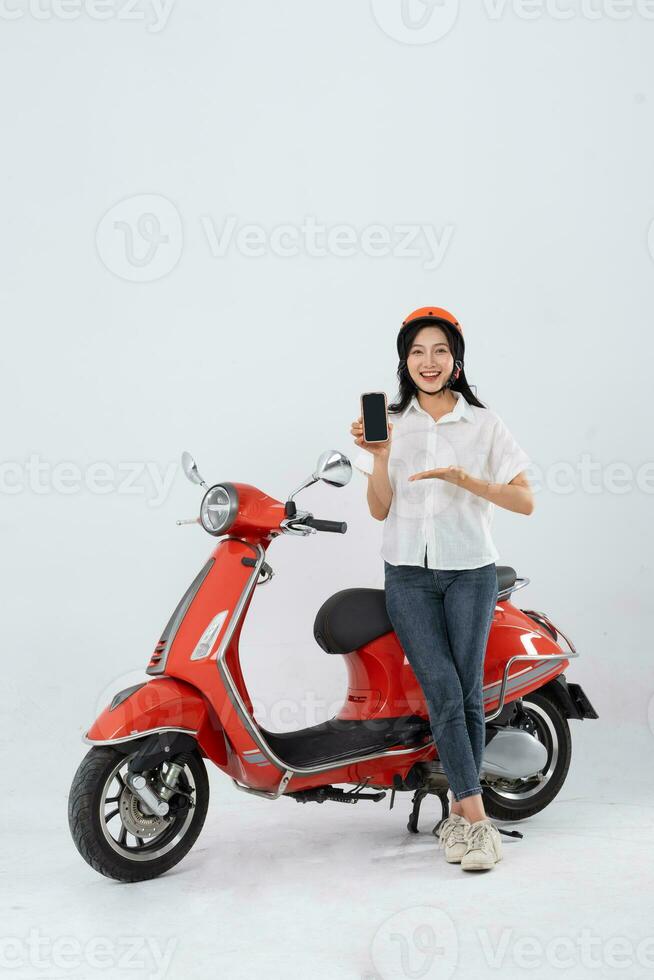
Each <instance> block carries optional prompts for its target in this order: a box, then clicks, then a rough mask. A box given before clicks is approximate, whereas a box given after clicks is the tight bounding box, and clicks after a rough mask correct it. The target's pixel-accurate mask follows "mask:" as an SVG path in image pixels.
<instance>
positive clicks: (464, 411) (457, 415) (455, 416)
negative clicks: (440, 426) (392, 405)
mask: <svg viewBox="0 0 654 980" xmlns="http://www.w3.org/2000/svg"><path fill="white" fill-rule="evenodd" d="M452 394H453V395H454V397H455V398H456V400H457V401H456V405H455V406H454V408H453V409H452V411H451V412H450V414H449V415H444V416H443V417H442V418H441V419H439V420H438V421H439V422H457V421H458V420H459V419H467V421H468V422H473V421H474V413H473V411H472V406H471V405H469V404H468V402H467V401H466V400H465V398H464V397H463V395H462V394H461V392H460V391H453V392H452ZM411 409H414V410H417V411H418V412H424V411H425V410H424V408H421V407H420V403H419V401H418V396H417V395H413V397H412V398H411V401H410V402H409V404H408V405H407V406H406V408H405V409H404V411H403V412H402V418H405V417H406V416H407V415H408V414H409V412H410V411H411ZM425 414H426V415H428V414H429V413H428V412H425Z"/></svg>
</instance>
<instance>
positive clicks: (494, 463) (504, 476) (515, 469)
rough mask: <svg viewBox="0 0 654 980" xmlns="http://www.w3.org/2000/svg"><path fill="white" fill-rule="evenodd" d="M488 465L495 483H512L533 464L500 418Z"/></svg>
mask: <svg viewBox="0 0 654 980" xmlns="http://www.w3.org/2000/svg"><path fill="white" fill-rule="evenodd" d="M488 463H489V467H490V472H491V480H492V482H493V483H510V482H511V480H512V479H513V478H514V477H515V476H517V475H518V473H522V471H523V470H525V469H526V468H527V467H528V466H529V464H530V463H531V459H530V458H529V456H528V455H527V453H526V452H525V451H524V449H522V448H521V447H520V446H519V445H518V443H517V442H516V440H515V439H514V437H513V436H512V435H511V433H510V432H509V430H508V429H507V427H506V425H505V424H504V422H503V421H502V419H501V418H499V416H498V418H497V421H496V423H495V426H494V428H493V435H492V442H491V448H490V453H489V458H488Z"/></svg>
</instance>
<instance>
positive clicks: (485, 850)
mask: <svg viewBox="0 0 654 980" xmlns="http://www.w3.org/2000/svg"><path fill="white" fill-rule="evenodd" d="M467 844H468V849H467V850H466V852H465V854H464V855H463V857H462V858H461V867H462V869H463V870H464V871H483V870H486V869H487V868H492V867H493V865H494V864H496V863H497V862H498V861H501V860H502V838H501V837H500V832H499V830H498V829H497V827H496V826H495V824H494V823H493V822H492V821H491V820H490V818H489V817H485V818H484V819H483V820H476V821H475V822H474V823H471V824H470V830H469V832H468V838H467Z"/></svg>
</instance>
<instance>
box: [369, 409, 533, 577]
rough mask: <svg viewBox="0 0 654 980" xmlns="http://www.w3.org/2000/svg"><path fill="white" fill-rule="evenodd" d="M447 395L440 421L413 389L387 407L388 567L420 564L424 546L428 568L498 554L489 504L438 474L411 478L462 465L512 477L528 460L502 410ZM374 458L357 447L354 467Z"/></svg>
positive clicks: (504, 479)
mask: <svg viewBox="0 0 654 980" xmlns="http://www.w3.org/2000/svg"><path fill="white" fill-rule="evenodd" d="M452 394H453V395H454V396H455V398H456V399H457V403H456V406H455V407H454V409H453V410H452V411H451V412H449V413H448V414H447V415H443V416H442V417H441V418H440V419H438V421H437V422H436V421H434V419H433V418H432V417H431V415H430V414H429V413H428V412H426V411H425V410H424V409H423V408H421V407H420V404H419V402H418V398H417V396H416V395H414V396H413V398H412V400H411V401H410V402H409V404H408V405H407V406H406V408H405V409H404V411H403V412H401V413H399V414H395V413H393V412H389V420H390V421H391V422H392V423H393V433H392V438H391V450H390V454H389V458H388V476H389V480H390V484H391V487H392V488H393V499H392V501H391V506H390V509H389V512H388V514H387V516H386V519H385V520H384V534H383V541H382V548H381V556H382V558H383V559H384V560H385V561H387V562H389V564H391V565H420V566H422V567H424V564H425V549H426V554H427V566H428V567H429V568H440V569H461V568H480V567H481V566H482V565H488V564H489V563H490V562H496V561H497V559H498V558H499V553H498V551H497V549H496V547H495V544H494V542H493V539H492V537H491V533H490V529H491V523H492V518H493V513H494V507H495V505H494V504H492V503H491V502H490V501H488V500H485V499H484V498H483V497H478V496H477V495H476V494H473V493H471V492H470V491H469V490H465V489H464V488H463V487H459V486H456V484H454V483H448V482H447V481H445V480H440V479H438V478H431V479H425V480H413V481H409V477H410V476H411V475H412V474H413V473H421V472H423V471H424V470H432V469H436V468H437V467H441V466H460V467H462V468H463V469H464V470H465V471H466V473H468V474H469V475H470V476H474V477H478V478H479V479H480V480H489V481H490V482H491V483H510V482H511V480H512V479H513V478H514V477H515V476H517V475H518V473H521V472H522V471H523V470H524V469H525V468H526V467H527V466H529V464H530V462H531V460H530V458H529V456H528V455H527V454H526V453H525V452H524V451H523V450H522V449H521V448H520V446H519V445H518V443H517V442H516V440H515V439H514V438H513V436H512V435H511V433H510V432H509V430H508V429H507V427H506V426H505V424H504V422H503V421H502V419H501V418H500V417H499V415H497V414H496V413H495V412H493V411H492V410H491V409H489V408H479V407H478V406H477V405H470V404H468V402H467V401H466V400H465V398H464V397H463V395H462V394H461V393H460V392H458V391H453V392H452ZM373 464H374V456H373V454H372V453H370V452H368V450H367V449H362V448H360V447H358V451H357V455H356V456H355V457H354V459H353V460H352V465H353V466H355V467H356V468H357V469H358V470H360V471H361V472H362V473H366V474H370V473H372V471H373Z"/></svg>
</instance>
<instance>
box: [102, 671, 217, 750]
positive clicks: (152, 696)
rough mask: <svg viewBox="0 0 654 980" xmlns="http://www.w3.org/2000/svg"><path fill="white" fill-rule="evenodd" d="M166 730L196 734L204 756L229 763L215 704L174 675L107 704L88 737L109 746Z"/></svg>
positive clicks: (160, 678)
mask: <svg viewBox="0 0 654 980" xmlns="http://www.w3.org/2000/svg"><path fill="white" fill-rule="evenodd" d="M163 731H182V732H187V733H188V734H190V735H193V736H195V738H196V739H197V742H198V745H199V746H200V749H201V750H202V752H203V754H204V755H206V756H207V757H208V758H210V759H211V760H212V761H213V762H215V763H216V765H222V766H224V765H226V763H227V746H226V742H225V736H224V732H223V730H222V726H221V724H220V722H219V720H218V719H217V718H216V717H215V715H214V712H213V711H212V709H211V706H210V705H209V704H208V703H207V701H206V699H205V698H204V697H203V695H202V693H201V692H200V691H199V690H197V688H195V687H193V686H192V685H190V684H187V683H185V682H184V681H180V680H177V679H175V678H173V677H159V678H157V679H156V680H151V681H148V682H147V683H146V684H144V685H143V686H141V687H139V688H138V689H137V690H135V691H134V693H132V694H130V696H129V697H127V698H126V699H125V700H123V701H121V703H120V704H118V705H117V706H116V707H114V708H112V706H111V705H110V704H109V705H107V707H106V708H105V709H104V711H103V712H102V714H100V715H99V716H98V718H96V720H95V722H94V723H93V725H92V726H91V727H90V728H89V730H88V732H87V733H86V735H85V736H84V738H85V741H87V742H89V743H90V744H92V745H107V744H117V743H119V742H128V741H136V740H137V739H140V738H143V737H144V736H147V735H149V734H152V733H154V732H163Z"/></svg>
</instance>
